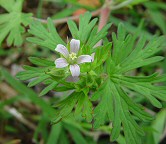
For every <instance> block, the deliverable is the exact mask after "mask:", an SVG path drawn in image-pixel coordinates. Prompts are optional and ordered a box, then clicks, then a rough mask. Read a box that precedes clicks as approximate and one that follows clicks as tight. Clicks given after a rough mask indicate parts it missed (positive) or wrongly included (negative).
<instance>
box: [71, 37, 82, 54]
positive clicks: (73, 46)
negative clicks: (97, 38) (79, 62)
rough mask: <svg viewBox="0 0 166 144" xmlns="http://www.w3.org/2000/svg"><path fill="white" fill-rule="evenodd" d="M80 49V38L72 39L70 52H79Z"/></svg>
mask: <svg viewBox="0 0 166 144" xmlns="http://www.w3.org/2000/svg"><path fill="white" fill-rule="evenodd" d="M79 49H80V40H76V39H72V40H71V41H70V53H72V52H73V53H76V54H77V53H78V51H79Z"/></svg>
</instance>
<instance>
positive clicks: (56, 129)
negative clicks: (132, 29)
mask: <svg viewBox="0 0 166 144" xmlns="http://www.w3.org/2000/svg"><path fill="white" fill-rule="evenodd" d="M61 131H62V123H58V124H56V125H52V127H51V132H50V134H49V137H48V140H47V144H58V139H59V137H60V134H61Z"/></svg>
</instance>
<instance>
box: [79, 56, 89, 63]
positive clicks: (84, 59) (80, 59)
mask: <svg viewBox="0 0 166 144" xmlns="http://www.w3.org/2000/svg"><path fill="white" fill-rule="evenodd" d="M86 62H92V57H91V56H90V55H81V56H79V57H78V59H77V63H78V64H81V63H86Z"/></svg>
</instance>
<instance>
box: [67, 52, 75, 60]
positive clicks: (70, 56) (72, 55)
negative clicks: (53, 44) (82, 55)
mask: <svg viewBox="0 0 166 144" xmlns="http://www.w3.org/2000/svg"><path fill="white" fill-rule="evenodd" d="M69 58H70V59H71V60H75V59H76V58H77V54H76V53H73V52H72V53H71V54H69Z"/></svg>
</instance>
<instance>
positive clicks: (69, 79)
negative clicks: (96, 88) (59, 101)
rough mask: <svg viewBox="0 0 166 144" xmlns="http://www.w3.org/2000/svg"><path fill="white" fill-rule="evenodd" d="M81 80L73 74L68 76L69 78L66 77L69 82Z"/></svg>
mask: <svg viewBox="0 0 166 144" xmlns="http://www.w3.org/2000/svg"><path fill="white" fill-rule="evenodd" d="M79 80H80V78H79V77H73V76H71V75H70V76H68V77H67V79H66V81H67V82H78V81H79Z"/></svg>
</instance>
